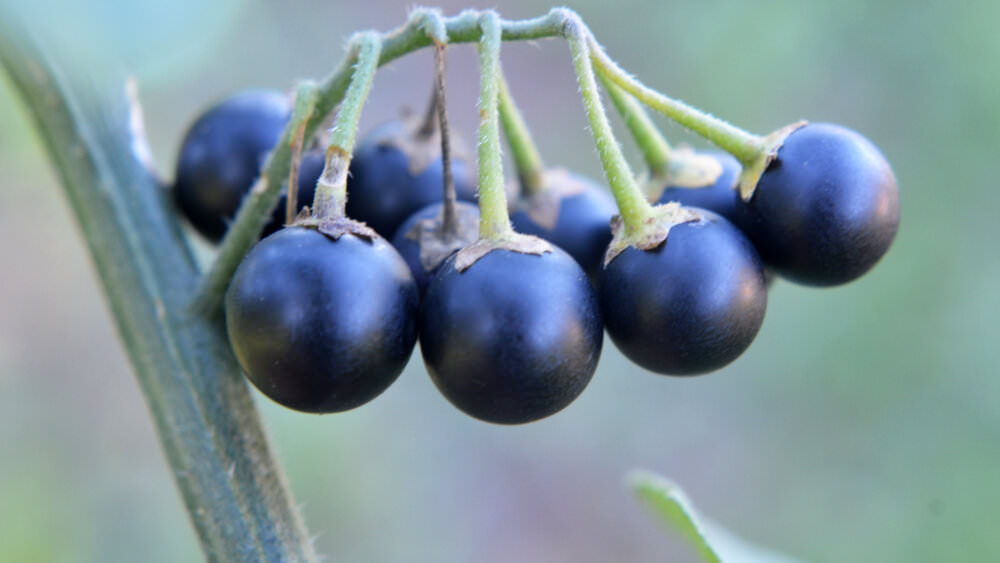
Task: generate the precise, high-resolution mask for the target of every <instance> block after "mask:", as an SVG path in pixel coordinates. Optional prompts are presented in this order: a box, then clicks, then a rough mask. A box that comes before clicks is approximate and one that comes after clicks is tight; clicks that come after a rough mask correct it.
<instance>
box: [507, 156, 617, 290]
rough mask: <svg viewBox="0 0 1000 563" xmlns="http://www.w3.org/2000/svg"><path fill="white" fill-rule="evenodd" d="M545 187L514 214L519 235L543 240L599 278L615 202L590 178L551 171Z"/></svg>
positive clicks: (524, 201)
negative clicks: (560, 249) (532, 236)
mask: <svg viewBox="0 0 1000 563" xmlns="http://www.w3.org/2000/svg"><path fill="white" fill-rule="evenodd" d="M543 178H544V179H545V185H543V186H542V187H541V191H539V192H536V194H534V195H533V196H531V197H529V198H528V199H525V200H522V203H521V205H520V206H519V207H518V209H516V210H515V211H514V212H513V213H511V217H510V221H511V223H512V224H513V226H514V230H516V231H517V232H519V233H524V234H528V235H535V236H537V237H541V238H543V239H545V240H547V241H549V242H551V243H552V244H555V245H556V246H558V247H559V248H562V249H563V250H565V251H566V252H567V253H569V255H570V256H572V257H573V258H574V259H575V260H576V261H577V262H578V263H579V264H580V266H581V267H582V268H583V270H584V271H585V272H587V274H588V275H590V276H596V275H597V272H598V270H600V269H601V263H602V261H603V260H604V251H605V250H607V247H608V243H609V242H611V217H612V216H613V215H614V214H615V213H617V212H618V207H617V206H615V200H614V198H613V197H612V196H611V194H610V193H609V192H608V191H607V190H606V189H605V188H603V187H602V186H600V185H598V184H596V183H595V182H593V181H591V180H590V179H588V178H585V177H583V176H579V175H576V174H567V173H565V172H561V171H558V170H553V171H549V172H547V173H546V174H545V175H544V176H543Z"/></svg>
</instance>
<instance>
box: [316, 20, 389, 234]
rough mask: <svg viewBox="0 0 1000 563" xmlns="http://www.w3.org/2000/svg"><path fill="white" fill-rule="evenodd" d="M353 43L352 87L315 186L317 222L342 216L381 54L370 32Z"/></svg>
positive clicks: (376, 37)
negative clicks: (354, 152) (354, 153)
mask: <svg viewBox="0 0 1000 563" xmlns="http://www.w3.org/2000/svg"><path fill="white" fill-rule="evenodd" d="M352 43H354V44H356V45H357V50H358V60H357V62H356V63H355V65H354V74H353V76H352V78H351V84H350V86H348V88H347V94H346V95H345V96H344V101H343V102H341V104H340V110H339V111H338V112H337V119H336V121H334V124H333V131H332V133H331V135H330V145H329V146H328V147H327V149H326V166H325V167H324V168H323V172H322V174H320V177H319V181H317V182H316V196H315V198H314V199H313V206H312V213H313V217H314V218H316V219H319V220H326V219H335V218H339V217H343V216H344V206H345V205H346V204H347V173H348V169H349V167H350V164H351V151H352V149H353V148H354V138H355V136H356V135H357V131H358V122H359V121H360V120H361V108H362V107H364V105H365V100H366V99H368V92H369V91H370V90H371V86H372V82H373V81H374V80H375V70H376V69H377V68H378V60H379V54H380V52H381V50H382V37H381V36H380V35H379V34H378V33H375V32H373V31H368V32H363V33H361V34H359V35H357V36H356V37H355V38H354V40H353V41H352Z"/></svg>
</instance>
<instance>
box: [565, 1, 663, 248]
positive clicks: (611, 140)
mask: <svg viewBox="0 0 1000 563" xmlns="http://www.w3.org/2000/svg"><path fill="white" fill-rule="evenodd" d="M569 14H570V15H569V16H568V17H567V19H566V21H565V26H564V29H565V36H566V39H567V41H569V47H570V51H571V52H572V53H573V66H574V68H575V69H576V77H577V80H578V81H579V83H580V93H581V95H582V97H583V107H584V109H585V110H586V112H587V119H588V120H589V121H590V130H591V133H592V134H593V136H594V144H595V145H597V152H598V154H599V155H600V158H601V165H602V166H603V167H604V175H605V176H606V177H607V180H608V184H609V185H610V186H611V191H612V193H614V196H615V201H616V202H617V203H618V210H619V212H620V213H621V217H622V221H623V222H624V226H625V234H626V236H628V235H631V234H634V233H638V232H639V231H641V230H642V227H643V225H644V224H645V223H646V221H647V220H648V219H650V218H651V217H652V216H653V207H652V206H651V205H650V204H649V202H648V201H646V197H645V196H644V195H643V193H642V190H640V189H639V185H638V184H637V183H636V181H635V177H634V176H633V174H632V170H631V169H630V168H629V165H628V162H627V161H626V160H625V155H624V154H622V150H621V147H619V146H618V141H617V139H615V135H614V132H613V131H612V129H611V124H610V123H609V122H608V115H607V113H605V111H604V104H603V103H602V102H601V94H600V92H598V90H597V81H596V79H595V78H594V68H593V65H592V64H591V57H590V44H589V42H588V41H587V37H588V35H589V32H588V31H587V29H586V27H584V25H583V22H582V21H581V20H580V18H579V16H577V15H576V14H575V13H572V12H569Z"/></svg>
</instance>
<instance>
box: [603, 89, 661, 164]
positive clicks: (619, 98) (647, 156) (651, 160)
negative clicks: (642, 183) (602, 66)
mask: <svg viewBox="0 0 1000 563" xmlns="http://www.w3.org/2000/svg"><path fill="white" fill-rule="evenodd" d="M597 76H598V78H600V79H601V85H603V86H604V90H605V91H606V92H607V93H608V97H610V98H611V101H612V103H614V105H615V109H617V110H618V113H619V114H620V115H621V116H622V120H623V121H625V126H626V127H628V130H629V131H630V132H631V133H632V138H633V139H635V143H636V145H638V146H639V150H640V151H642V157H643V160H645V161H646V165H647V166H649V173H650V176H652V177H654V178H656V177H660V176H665V175H666V174H667V172H668V171H669V170H670V154H671V153H670V144H669V143H667V140H666V139H665V138H664V137H663V134H662V133H660V130H659V129H658V128H657V127H656V125H655V124H654V123H653V120H652V119H650V117H649V114H648V113H646V109H645V108H643V107H642V104H640V103H639V102H638V101H637V100H636V99H635V98H634V97H633V96H632V95H631V94H629V93H627V92H625V91H624V90H622V89H621V87H620V86H618V85H617V84H615V83H614V82H611V81H610V80H608V79H607V78H606V77H605V76H604V75H603V74H600V73H598V75H597Z"/></svg>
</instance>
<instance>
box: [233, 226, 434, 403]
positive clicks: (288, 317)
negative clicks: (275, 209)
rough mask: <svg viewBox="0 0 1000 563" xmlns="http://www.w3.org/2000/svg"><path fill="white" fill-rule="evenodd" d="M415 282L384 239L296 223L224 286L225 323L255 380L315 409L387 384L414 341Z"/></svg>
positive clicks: (254, 253) (257, 249)
mask: <svg viewBox="0 0 1000 563" xmlns="http://www.w3.org/2000/svg"><path fill="white" fill-rule="evenodd" d="M417 307H418V297H417V288H416V285H414V283H413V278H412V276H411V275H410V270H409V268H408V267H407V266H406V263H405V262H404V261H403V259H402V258H400V257H399V254H397V253H396V251H395V250H394V249H393V248H392V246H391V245H389V243H388V242H386V241H385V240H384V239H382V238H379V237H376V238H374V239H373V240H365V239H362V238H358V237H356V236H354V235H351V234H344V235H342V236H341V237H340V238H338V239H336V240H334V239H331V238H329V237H327V236H326V235H324V234H322V233H320V232H318V231H316V230H313V229H307V228H302V227H288V228H285V229H282V230H280V231H278V232H277V233H275V234H273V235H271V236H269V237H267V238H265V239H264V240H262V241H260V242H259V243H257V245H256V246H254V248H253V249H252V250H251V251H250V253H249V254H248V255H247V257H246V258H245V259H244V260H243V263H242V264H240V267H239V268H238V269H237V271H236V274H235V276H234V277H233V281H232V283H231V284H230V286H229V290H228V291H227V292H226V300H225V308H226V328H227V330H228V332H229V342H230V344H231V346H232V349H233V352H234V353H235V354H236V358H237V360H239V363H240V366H242V367H243V370H244V372H246V375H247V377H248V378H249V379H250V381H251V382H252V383H253V384H254V386H255V387H257V389H259V390H260V391H261V392H262V393H264V394H265V395H267V396H268V397H269V398H270V399H272V400H274V401H275V402H277V403H280V404H282V405H284V406H286V407H289V408H292V409H295V410H299V411H304V412H312V413H329V412H339V411H345V410H348V409H352V408H354V407H357V406H360V405H362V404H364V403H366V402H368V401H370V400H372V399H374V398H375V397H376V396H378V395H379V394H380V393H382V391H384V390H385V389H386V388H388V387H389V385H390V384H392V382H393V381H395V380H396V377H397V376H399V373H400V372H401V371H402V369H403V366H405V365H406V361H407V359H409V357H410V354H411V353H412V351H413V346H414V343H415V342H416V334H417V333H416V314H417Z"/></svg>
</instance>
